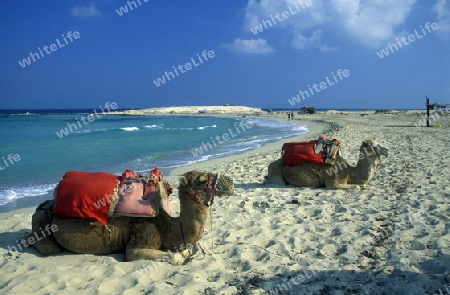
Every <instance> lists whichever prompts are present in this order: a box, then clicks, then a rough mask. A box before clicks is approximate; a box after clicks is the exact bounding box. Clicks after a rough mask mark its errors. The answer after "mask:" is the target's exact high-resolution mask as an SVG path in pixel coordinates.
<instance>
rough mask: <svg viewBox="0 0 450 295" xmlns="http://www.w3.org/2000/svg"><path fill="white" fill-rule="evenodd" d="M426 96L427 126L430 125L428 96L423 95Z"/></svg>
mask: <svg viewBox="0 0 450 295" xmlns="http://www.w3.org/2000/svg"><path fill="white" fill-rule="evenodd" d="M425 97H426V98H427V127H430V99H429V98H428V96H425Z"/></svg>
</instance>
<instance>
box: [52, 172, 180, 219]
mask: <svg viewBox="0 0 450 295" xmlns="http://www.w3.org/2000/svg"><path fill="white" fill-rule="evenodd" d="M160 181H163V175H162V173H161V171H160V170H159V169H158V168H154V169H153V170H151V171H150V173H149V176H148V177H143V176H142V175H140V174H136V173H135V172H134V171H131V170H126V171H125V172H124V173H123V174H122V176H117V175H114V174H110V173H105V172H81V171H70V172H67V173H66V174H64V176H63V179H62V180H61V181H60V182H59V184H58V187H57V189H56V195H55V209H54V211H55V214H56V215H58V216H59V217H62V218H68V217H82V218H83V217H84V218H94V219H96V220H98V221H100V222H101V223H103V224H105V225H106V224H107V222H108V216H110V215H112V214H116V213H117V215H125V216H139V217H155V216H157V215H158V214H159V209H160V207H162V208H163V209H164V210H165V211H166V212H167V213H168V214H170V200H169V198H168V197H167V198H164V199H162V200H160V199H159V194H158V192H157V184H158V183H159V182H160ZM163 183H164V188H165V189H166V190H167V196H168V195H170V194H171V193H172V188H171V186H170V184H169V183H168V182H166V181H163ZM116 203H117V204H116Z"/></svg>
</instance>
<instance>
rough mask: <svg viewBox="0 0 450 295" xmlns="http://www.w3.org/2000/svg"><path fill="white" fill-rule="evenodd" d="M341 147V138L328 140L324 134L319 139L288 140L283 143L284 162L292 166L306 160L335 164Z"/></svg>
mask: <svg viewBox="0 0 450 295" xmlns="http://www.w3.org/2000/svg"><path fill="white" fill-rule="evenodd" d="M339 149H340V140H339V139H333V140H327V139H326V136H324V135H322V136H320V137H319V139H317V140H311V141H301V142H286V143H285V144H283V149H282V157H283V161H284V164H285V165H287V166H290V167H293V166H297V165H300V164H302V163H305V162H308V163H319V164H332V165H334V164H335V162H336V155H337V154H338V153H339Z"/></svg>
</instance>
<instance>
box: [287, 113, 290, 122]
mask: <svg viewBox="0 0 450 295" xmlns="http://www.w3.org/2000/svg"><path fill="white" fill-rule="evenodd" d="M286 115H287V119H288V121H289V120H290V119H291V113H290V112H286Z"/></svg>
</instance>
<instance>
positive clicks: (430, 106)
mask: <svg viewBox="0 0 450 295" xmlns="http://www.w3.org/2000/svg"><path fill="white" fill-rule="evenodd" d="M425 98H426V100H427V102H426V103H425V106H426V107H427V127H430V110H436V109H445V110H446V109H447V108H449V107H450V104H438V103H437V102H435V103H430V99H429V98H428V96H425ZM441 112H442V111H441ZM432 127H434V126H432Z"/></svg>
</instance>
